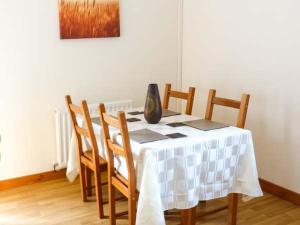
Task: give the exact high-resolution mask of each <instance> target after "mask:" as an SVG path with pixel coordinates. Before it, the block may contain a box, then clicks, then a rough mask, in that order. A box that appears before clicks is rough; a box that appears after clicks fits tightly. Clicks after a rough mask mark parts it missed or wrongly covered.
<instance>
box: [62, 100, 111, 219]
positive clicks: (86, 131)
mask: <svg viewBox="0 0 300 225" xmlns="http://www.w3.org/2000/svg"><path fill="white" fill-rule="evenodd" d="M65 99H66V103H67V106H68V110H69V113H70V116H71V120H72V124H73V128H74V131H75V136H76V141H77V149H78V159H79V169H80V185H81V196H82V200H83V201H84V202H86V201H87V196H91V195H92V172H94V180H95V182H94V183H95V190H96V198H97V203H98V204H97V205H98V213H99V217H100V218H104V211H103V204H104V203H105V202H104V201H103V197H102V186H103V185H106V184H107V183H101V180H102V178H101V172H103V171H107V162H106V161H105V160H104V159H103V158H101V157H100V156H99V151H98V145H97V141H96V137H95V133H94V130H93V126H92V121H91V117H90V114H89V110H88V105H87V102H86V101H82V102H81V106H77V105H74V104H73V103H72V100H71V97H70V96H69V95H67V96H66V97H65ZM76 115H79V116H81V117H82V119H83V124H84V127H83V126H80V125H78V122H77V119H76ZM82 137H84V138H86V139H87V140H88V141H89V142H90V149H87V150H86V151H84V145H83V141H82Z"/></svg>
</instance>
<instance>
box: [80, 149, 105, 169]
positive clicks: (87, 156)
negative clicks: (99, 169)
mask: <svg viewBox="0 0 300 225" xmlns="http://www.w3.org/2000/svg"><path fill="white" fill-rule="evenodd" d="M84 156H85V157H86V158H88V159H89V160H91V161H93V152H92V150H90V149H89V150H87V151H86V152H84ZM99 163H100V166H106V165H107V161H106V160H105V159H103V158H102V157H101V156H99Z"/></svg>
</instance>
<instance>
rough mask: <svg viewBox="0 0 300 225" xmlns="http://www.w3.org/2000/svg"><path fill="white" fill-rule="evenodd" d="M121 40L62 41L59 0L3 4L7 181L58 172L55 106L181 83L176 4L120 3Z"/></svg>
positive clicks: (138, 99)
mask: <svg viewBox="0 0 300 225" xmlns="http://www.w3.org/2000/svg"><path fill="white" fill-rule="evenodd" d="M120 8H121V37H120V38H111V39H86V40H64V41H62V40H60V39H59V31H58V29H59V27H58V7H57V0H42V1H41V0H26V1H24V0H14V1H10V0H1V2H0V21H1V22H0V24H1V28H0V135H1V137H2V142H1V143H0V151H1V162H0V180H3V179H8V178H12V177H18V176H23V175H27V174H34V173H39V172H42V171H48V170H51V169H52V163H53V161H54V156H55V135H54V118H53V112H54V109H55V108H60V107H64V95H66V94H71V96H73V97H74V99H75V100H79V99H87V100H88V101H89V102H100V101H103V100H117V99H127V98H132V99H133V100H134V101H135V103H136V105H141V104H144V99H145V95H146V88H147V84H148V83H150V82H157V83H159V84H160V85H161V87H162V84H164V83H165V82H172V83H173V84H174V85H176V83H177V57H178V55H177V46H178V43H177V19H178V17H177V13H178V12H177V1H174V0H164V1H160V0H155V1H153V0H152V1H148V0H130V1H125V0H120Z"/></svg>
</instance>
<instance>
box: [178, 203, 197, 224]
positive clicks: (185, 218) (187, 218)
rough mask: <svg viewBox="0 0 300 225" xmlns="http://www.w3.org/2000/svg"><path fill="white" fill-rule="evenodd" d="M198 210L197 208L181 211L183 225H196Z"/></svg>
mask: <svg viewBox="0 0 300 225" xmlns="http://www.w3.org/2000/svg"><path fill="white" fill-rule="evenodd" d="M196 209H197V207H193V208H191V209H183V210H181V225H195V224H196Z"/></svg>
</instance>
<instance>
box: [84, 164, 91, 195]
mask: <svg viewBox="0 0 300 225" xmlns="http://www.w3.org/2000/svg"><path fill="white" fill-rule="evenodd" d="M85 173H86V186H87V196H92V194H93V193H92V192H93V190H92V170H91V169H90V168H88V167H87V168H86V170H85Z"/></svg>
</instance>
